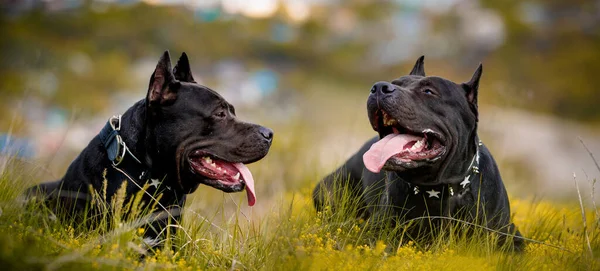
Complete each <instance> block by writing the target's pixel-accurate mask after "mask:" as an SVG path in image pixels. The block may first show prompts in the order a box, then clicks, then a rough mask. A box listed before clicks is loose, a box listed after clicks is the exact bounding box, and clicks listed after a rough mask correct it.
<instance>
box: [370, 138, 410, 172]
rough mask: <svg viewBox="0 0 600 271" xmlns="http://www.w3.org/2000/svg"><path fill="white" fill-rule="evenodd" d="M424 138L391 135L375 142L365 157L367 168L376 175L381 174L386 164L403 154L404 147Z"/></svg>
mask: <svg viewBox="0 0 600 271" xmlns="http://www.w3.org/2000/svg"><path fill="white" fill-rule="evenodd" d="M420 139H422V137H418V136H414V135H408V134H389V135H387V136H386V137H384V138H382V139H380V140H379V141H377V142H375V144H373V145H371V148H370V149H369V150H368V151H367V152H365V154H364V155H363V162H364V163H365V167H366V168H367V169H368V170H369V171H371V172H374V173H379V172H380V171H381V168H383V165H385V162H386V161H387V160H388V159H390V157H392V156H394V155H396V154H398V153H400V152H402V150H403V149H404V145H406V144H407V143H408V142H411V141H418V140H420Z"/></svg>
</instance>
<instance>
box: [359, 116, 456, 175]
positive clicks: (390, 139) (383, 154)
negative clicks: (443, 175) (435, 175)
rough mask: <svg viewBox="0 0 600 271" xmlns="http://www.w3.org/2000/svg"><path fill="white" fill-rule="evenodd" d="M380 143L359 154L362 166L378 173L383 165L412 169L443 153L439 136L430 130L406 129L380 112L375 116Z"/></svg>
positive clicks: (432, 160) (434, 159)
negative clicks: (361, 158) (361, 157)
mask: <svg viewBox="0 0 600 271" xmlns="http://www.w3.org/2000/svg"><path fill="white" fill-rule="evenodd" d="M375 124H376V125H375V129H376V130H377V131H378V132H379V136H380V138H381V139H380V140H379V141H377V142H376V143H375V144H373V145H372V146H371V148H370V149H369V150H368V151H367V152H365V154H364V155H363V162H364V163H365V167H366V168H367V169H368V170H369V171H371V172H375V173H378V172H380V171H381V169H382V168H383V167H384V166H386V165H390V164H392V166H393V165H397V166H401V167H404V168H408V167H416V166H417V164H416V163H417V162H434V161H436V160H437V159H439V158H440V157H441V155H442V154H443V153H444V151H445V147H444V145H443V144H442V140H441V136H440V134H439V133H437V132H435V131H433V130H432V129H423V130H420V131H415V130H410V129H408V128H407V127H405V126H403V125H401V124H400V123H399V122H398V120H396V119H394V118H392V117H390V116H389V114H387V113H386V112H385V111H383V110H379V112H377V113H376V116H375Z"/></svg>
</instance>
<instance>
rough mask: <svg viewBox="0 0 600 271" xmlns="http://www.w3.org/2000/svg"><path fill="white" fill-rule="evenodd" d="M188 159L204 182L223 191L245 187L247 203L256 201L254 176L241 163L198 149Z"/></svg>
mask: <svg viewBox="0 0 600 271" xmlns="http://www.w3.org/2000/svg"><path fill="white" fill-rule="evenodd" d="M188 161H189V163H190V165H191V167H192V170H193V171H194V172H195V173H197V174H199V175H202V176H204V177H206V178H207V180H206V184H208V185H210V186H212V187H214V188H217V189H220V190H222V191H224V192H239V191H242V190H243V189H244V188H245V189H246V194H247V196H248V205H249V206H253V205H254V203H256V196H255V193H254V178H253V177H252V173H251V172H250V170H249V169H248V167H247V166H246V165H244V164H243V163H233V162H228V161H225V160H223V159H220V158H218V157H216V156H215V155H212V154H210V153H207V152H204V151H200V150H196V151H193V152H192V153H191V154H190V155H189V157H188Z"/></svg>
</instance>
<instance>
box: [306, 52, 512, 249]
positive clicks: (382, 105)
mask: <svg viewBox="0 0 600 271" xmlns="http://www.w3.org/2000/svg"><path fill="white" fill-rule="evenodd" d="M423 59H424V57H421V58H419V59H418V60H417V62H416V64H415V66H414V68H413V69H412V71H411V72H410V75H408V76H403V77H401V78H399V79H396V80H394V81H392V82H391V83H388V82H378V83H376V84H375V85H374V86H373V87H372V88H371V94H370V95H369V98H368V100H367V111H368V116H369V121H370V122H371V126H372V127H373V129H374V130H375V131H377V132H378V133H379V137H376V138H373V139H371V140H369V141H368V142H367V143H366V144H365V145H364V146H363V147H362V148H361V149H360V150H359V151H358V152H357V153H356V154H354V155H353V156H352V157H351V158H350V159H349V160H348V161H347V162H346V163H345V164H344V165H342V166H341V167H340V168H338V169H337V170H336V171H335V172H333V173H332V174H330V175H329V176H327V177H325V178H324V179H323V180H322V181H321V182H320V183H319V184H318V185H317V187H316V188H315V190H314V192H313V197H314V204H315V206H316V208H317V210H322V209H323V207H324V206H325V205H326V204H328V203H332V205H333V207H334V208H335V205H336V195H337V194H339V191H340V190H346V191H350V193H351V195H352V196H354V197H359V202H360V205H361V206H359V215H361V216H364V217H373V216H377V217H390V214H391V217H392V218H393V219H392V221H394V224H398V223H402V222H406V221H408V220H411V219H415V218H418V217H430V218H431V217H440V216H443V217H453V218H457V219H462V220H467V221H469V222H475V223H478V224H480V225H484V226H486V227H489V228H492V229H494V230H498V231H501V232H503V233H505V235H502V236H506V235H509V234H514V235H516V236H519V237H520V233H519V232H518V231H516V229H515V227H514V225H513V224H511V223H510V206H509V202H508V196H507V194H506V190H505V188H504V184H503V183H502V178H501V177H500V172H499V171H498V167H497V166H496V162H495V161H494V159H493V158H492V155H491V154H490V152H489V150H488V149H487V148H486V147H485V146H484V145H483V144H482V143H481V141H480V140H479V138H478V136H477V123H478V108H477V92H478V86H479V78H480V77H481V72H482V66H481V65H480V66H479V68H478V69H477V70H476V71H475V74H474V75H473V77H472V79H471V80H470V81H469V82H467V83H462V84H456V83H453V82H451V81H449V80H446V79H443V78H440V77H432V76H425V71H424V66H423ZM382 169H383V170H384V171H381V170H382ZM336 193H337V194H336ZM337 200H339V199H337ZM429 222H430V221H427V222H426V224H429ZM434 224H435V223H434ZM434 227H435V226H434ZM430 229H431V227H430ZM420 231H421V230H420ZM421 233H422V231H421ZM502 236H501V239H504V237H502ZM514 243H515V245H516V247H517V248H519V247H520V246H521V243H522V241H521V239H520V238H518V237H517V238H514Z"/></svg>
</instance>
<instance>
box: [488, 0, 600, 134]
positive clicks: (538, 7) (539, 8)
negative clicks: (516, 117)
mask: <svg viewBox="0 0 600 271" xmlns="http://www.w3.org/2000/svg"><path fill="white" fill-rule="evenodd" d="M481 2H482V3H483V4H484V5H485V6H486V7H489V8H491V9H493V10H495V11H496V12H498V13H499V14H500V15H501V16H502V18H503V19H504V22H505V28H506V40H505V42H504V44H503V46H502V47H500V48H499V49H498V50H496V51H495V52H494V53H493V55H492V56H491V57H490V62H489V63H486V64H487V66H490V65H493V67H494V69H495V71H499V72H498V74H495V75H494V76H496V77H501V78H504V80H505V81H506V82H507V83H508V84H509V85H511V86H512V87H509V88H508V89H507V91H508V92H509V93H508V94H507V95H514V96H517V97H518V96H519V95H518V93H516V92H531V93H530V94H529V96H531V97H533V98H532V99H521V100H516V101H515V102H516V104H517V105H520V106H526V107H527V108H531V109H537V110H543V111H546V112H549V113H553V114H556V115H558V116H562V117H566V118H573V119H579V120H584V121H595V122H597V121H598V120H600V110H599V109H600V88H599V87H598V82H597V81H596V80H598V75H599V74H600V4H599V3H598V1H594V0H575V1H561V0H544V1H540V0H526V1H521V0H519V1H517V0H507V1H493V0H483V1H481ZM528 7H529V8H530V9H532V7H535V10H533V11H531V12H539V13H541V14H532V17H533V18H532V19H536V20H537V21H535V22H527V20H524V18H523V17H524V14H523V13H525V12H527V8H528Z"/></svg>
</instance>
